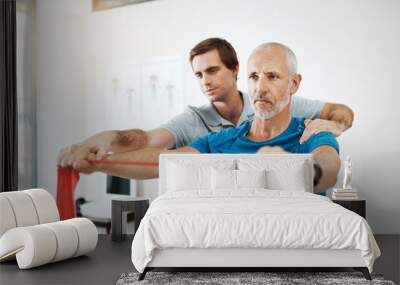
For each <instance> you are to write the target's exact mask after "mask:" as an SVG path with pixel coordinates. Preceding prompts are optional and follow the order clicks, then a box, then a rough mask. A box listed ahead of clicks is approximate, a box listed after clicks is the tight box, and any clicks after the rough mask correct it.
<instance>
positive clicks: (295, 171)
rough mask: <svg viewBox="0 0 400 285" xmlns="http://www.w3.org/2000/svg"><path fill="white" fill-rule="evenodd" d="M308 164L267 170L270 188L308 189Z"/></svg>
mask: <svg viewBox="0 0 400 285" xmlns="http://www.w3.org/2000/svg"><path fill="white" fill-rule="evenodd" d="M305 168H306V165H305V164H304V163H302V164H296V165H294V166H293V167H291V168H286V169H279V170H278V169H271V170H269V171H267V181H268V188H269V189H273V190H290V191H304V192H305V191H307V190H306V189H307V184H308V183H307V176H306V169H305Z"/></svg>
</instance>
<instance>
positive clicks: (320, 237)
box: [132, 154, 380, 278]
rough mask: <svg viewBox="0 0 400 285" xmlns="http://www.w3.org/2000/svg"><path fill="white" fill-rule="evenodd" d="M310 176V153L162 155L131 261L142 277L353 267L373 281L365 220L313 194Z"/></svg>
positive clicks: (372, 248) (372, 249)
mask: <svg viewBox="0 0 400 285" xmlns="http://www.w3.org/2000/svg"><path fill="white" fill-rule="evenodd" d="M210 168H211V170H210ZM210 171H211V172H210ZM249 177H250V179H248V178H249ZM312 177H313V168H312V156H311V155H222V154H210V155H187V154H186V155H182V154H168V155H162V156H161V158H160V184H159V193H160V196H159V197H158V198H157V199H156V200H155V201H153V203H152V204H151V206H150V208H149V210H148V211H147V213H146V215H145V217H144V218H143V220H142V222H141V224H140V226H139V228H138V230H137V232H136V235H135V237H134V240H133V243H132V262H133V264H134V266H135V267H136V269H137V270H138V271H139V272H141V273H143V274H142V275H141V278H143V277H144V274H145V273H146V271H147V270H148V269H150V268H154V267H238V268H243V267H354V268H363V269H364V270H363V273H364V275H365V276H366V278H370V276H369V272H371V271H372V267H373V263H374V260H375V259H376V258H377V257H378V256H379V255H380V251H379V248H378V246H377V244H376V242H375V240H374V237H373V235H372V231H371V229H370V228H369V226H368V224H367V222H366V221H365V220H364V219H363V218H362V217H360V216H359V215H357V214H355V213H353V212H351V211H349V210H347V209H345V208H343V207H341V206H339V205H337V204H335V203H333V202H331V201H330V200H329V199H328V198H326V197H323V196H320V195H316V194H312V193H310V192H312V191H313V190H312ZM262 183H266V184H265V185H262ZM261 186H263V187H261ZM269 188H272V189H274V190H270V189H269ZM277 189H280V190H277ZM282 189H285V190H282ZM289 189H291V190H289ZM366 268H368V270H366ZM368 271H369V272H368Z"/></svg>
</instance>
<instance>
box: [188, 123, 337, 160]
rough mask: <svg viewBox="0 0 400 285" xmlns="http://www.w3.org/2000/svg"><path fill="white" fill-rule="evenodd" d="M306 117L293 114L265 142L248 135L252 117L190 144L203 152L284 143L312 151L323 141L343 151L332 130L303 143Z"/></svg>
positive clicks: (239, 150) (300, 150)
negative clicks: (271, 137)
mask: <svg viewBox="0 0 400 285" xmlns="http://www.w3.org/2000/svg"><path fill="white" fill-rule="evenodd" d="M304 120H305V119H304V118H292V120H291V121H290V124H289V127H288V128H287V129H286V130H285V131H284V132H282V133H281V134H280V135H278V136H276V137H274V138H273V139H271V140H267V141H263V142H255V141H251V140H249V139H248V138H247V133H248V132H249V130H250V127H251V123H252V121H246V122H244V123H243V124H241V125H240V126H239V127H237V128H229V129H224V130H222V131H220V132H218V133H210V134H208V135H205V136H202V137H200V138H198V139H197V140H195V141H193V143H192V144H191V145H190V146H191V147H194V148H196V149H197V150H198V151H199V152H201V153H256V152H257V151H258V149H260V148H261V147H263V146H280V147H282V148H283V149H284V150H286V151H287V152H290V153H310V152H312V151H313V150H314V149H316V148H317V147H319V146H321V145H329V146H331V147H333V148H334V149H336V151H337V152H338V153H339V144H338V142H337V140H336V138H335V136H334V135H333V134H332V133H331V132H320V133H318V134H315V135H313V136H311V137H310V138H309V139H308V140H307V141H305V142H304V143H303V144H300V143H299V139H300V137H301V135H302V134H303V131H304Z"/></svg>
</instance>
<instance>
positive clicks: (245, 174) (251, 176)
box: [235, 169, 267, 189]
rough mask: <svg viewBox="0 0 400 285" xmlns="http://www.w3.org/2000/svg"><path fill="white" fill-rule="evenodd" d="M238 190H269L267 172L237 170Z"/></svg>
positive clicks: (263, 170)
mask: <svg viewBox="0 0 400 285" xmlns="http://www.w3.org/2000/svg"><path fill="white" fill-rule="evenodd" d="M235 172H236V182H237V188H238V189H240V188H267V175H266V174H267V171H266V170H265V169H262V170H235Z"/></svg>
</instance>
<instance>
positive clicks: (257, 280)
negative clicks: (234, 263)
mask: <svg viewBox="0 0 400 285" xmlns="http://www.w3.org/2000/svg"><path fill="white" fill-rule="evenodd" d="M138 276H139V273H127V274H122V275H121V277H120V278H119V279H118V281H117V285H134V284H141V285H142V284H157V285H163V284H172V285H177V284H179V285H184V284H213V285H217V284H223V285H232V284H240V285H243V284H252V285H253V284H268V285H277V284H279V285H281V284H284V285H292V284H296V285H297V284H328V285H334V284H335V285H336V284H337V285H346V284H356V285H358V284H379V285H395V283H393V282H392V281H389V280H384V279H383V277H382V276H381V275H374V274H372V278H373V279H372V281H368V280H366V279H365V278H364V276H363V275H362V273H360V272H148V273H147V274H146V277H145V279H144V280H142V281H138Z"/></svg>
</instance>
